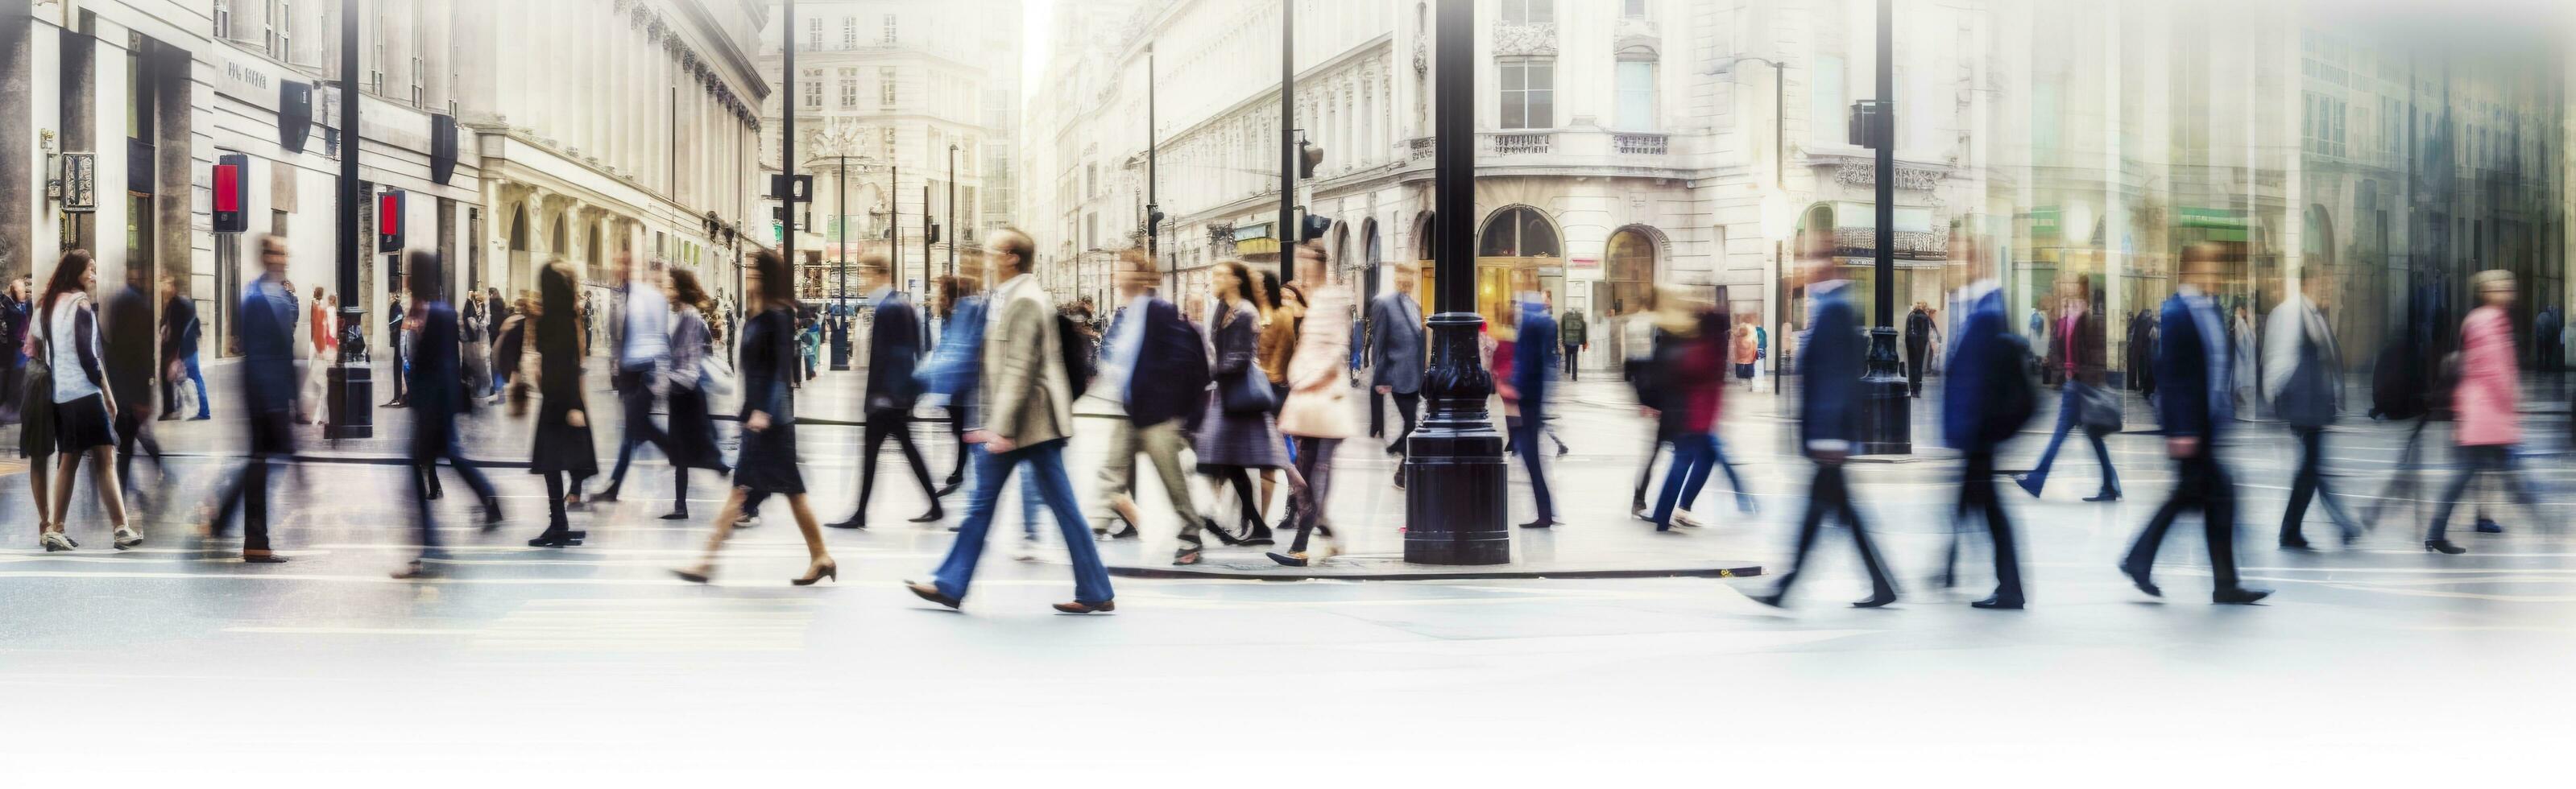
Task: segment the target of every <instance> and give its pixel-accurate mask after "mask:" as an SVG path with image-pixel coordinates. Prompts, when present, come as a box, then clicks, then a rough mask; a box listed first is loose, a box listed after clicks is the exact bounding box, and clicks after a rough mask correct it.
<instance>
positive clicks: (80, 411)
mask: <svg viewBox="0 0 2576 789" xmlns="http://www.w3.org/2000/svg"><path fill="white" fill-rule="evenodd" d="M97 285H98V275H97V267H96V266H94V265H92V264H91V262H90V256H89V252H88V251H87V250H79V249H75V250H72V251H70V252H65V253H63V259H62V262H60V263H56V264H54V275H53V278H52V279H51V280H50V281H48V282H47V283H46V284H45V298H44V300H43V301H40V302H38V303H37V305H36V312H37V315H36V318H35V321H34V324H35V325H34V326H33V327H32V328H33V329H34V330H35V331H36V332H38V333H39V334H40V336H39V338H38V340H37V343H36V347H37V349H38V350H37V353H38V354H40V355H41V356H42V357H43V358H44V360H45V363H46V364H47V365H50V366H51V367H52V368H53V406H54V413H53V418H52V424H53V430H52V432H53V436H54V450H55V451H56V452H59V453H61V455H62V457H61V458H59V459H57V460H56V461H55V467H54V479H53V483H54V489H53V495H52V497H51V502H52V509H51V511H50V513H51V517H48V518H44V519H43V520H44V521H45V522H46V523H47V524H48V525H47V526H45V527H44V528H45V536H44V538H43V540H44V544H45V549H46V550H49V551H59V550H69V549H71V548H73V547H76V545H77V544H76V543H73V542H71V540H70V538H68V537H65V536H63V518H64V517H66V516H67V515H68V513H69V510H70V509H71V504H72V483H74V482H76V481H78V477H79V476H80V461H81V459H82V458H84V457H86V458H88V459H89V461H90V470H91V473H93V474H96V475H97V476H98V479H97V480H96V481H95V482H94V483H93V484H91V485H90V488H91V489H93V490H96V491H98V503H99V506H100V507H101V508H103V509H105V510H107V519H108V521H110V522H111V523H113V524H115V526H114V529H115V541H116V549H117V550H120V551H121V550H125V549H127V548H132V547H134V546H136V545H141V544H143V534H142V533H141V532H138V531H135V530H134V529H133V528H132V527H130V526H127V525H125V495H124V486H123V485H121V484H118V482H117V481H116V425H115V419H116V397H115V395H114V394H113V393H110V392H108V391H107V370H106V367H105V366H104V365H103V364H102V363H101V360H102V359H103V358H104V354H103V352H102V351H101V349H100V347H99V338H98V335H99V328H98V314H97V311H96V310H94V309H92V308H91V307H90V300H89V291H90V289H91V288H94V287H97Z"/></svg>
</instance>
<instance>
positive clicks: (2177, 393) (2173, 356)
mask: <svg viewBox="0 0 2576 789" xmlns="http://www.w3.org/2000/svg"><path fill="white" fill-rule="evenodd" d="M2210 309H2211V311H2212V312H2213V314H2212V315H2209V316H2206V317H2210V318H2213V319H2215V317H2216V315H2215V314H2214V313H2215V311H2216V309H2217V308H2216V307H2215V306H2213V307H2211V308H2210ZM2198 317H2201V316H2195V315H2193V312H2192V306H2191V303H2190V302H2188V301H2185V300H2184V299H2183V297H2182V294H2179V293H2177V294H2174V295H2172V296H2167V297H2165V303H2164V309H2163V313H2162V316H2161V321H2160V322H2161V323H2162V325H2163V326H2164V342H2163V344H2162V346H2161V347H2159V348H2158V349H2157V353H2156V416H2157V417H2158V418H2159V419H2162V420H2163V421H2164V427H2165V435H2168V436H2200V437H2203V438H2204V439H2207V440H2216V439H2217V438H2218V433H2219V431H2220V430H2221V429H2222V426H2223V425H2224V424H2225V423H2226V422H2227V419H2228V413H2227V412H2228V410H2229V407H2230V406H2229V405H2224V404H2221V403H2220V402H2219V400H2218V399H2219V398H2222V397H2231V396H2232V395H2230V394H2229V392H2228V391H2227V381H2226V378H2225V375H2226V367H2227V365H2225V364H2213V363H2212V362H2213V361H2217V362H2224V361H2225V359H2224V358H2219V359H2215V360H2213V359H2212V358H2211V356H2212V353H2211V350H2210V349H2211V348H2212V347H2213V346H2216V347H2220V348H2224V347H2226V346H2225V343H2226V338H2224V337H2218V338H2212V337H2208V336H2205V335H2204V334H2203V332H2202V331H2201V323H2200V321H2199V320H2198V319H2197V318H2198ZM2221 353H2224V352H2223V351H2221ZM2213 368H2215V369H2216V370H2217V372H2215V373H2213V372H2212V369H2213Z"/></svg>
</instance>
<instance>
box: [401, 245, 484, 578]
mask: <svg viewBox="0 0 2576 789" xmlns="http://www.w3.org/2000/svg"><path fill="white" fill-rule="evenodd" d="M407 257H408V258H409V259H408V260H407V261H405V263H404V265H403V273H404V275H405V276H406V277H407V278H408V282H407V283H406V284H407V285H408V286H409V288H410V291H411V299H412V305H413V307H412V308H413V313H414V317H413V319H412V322H413V324H414V325H413V326H412V327H411V332H412V336H414V337H417V338H419V340H418V341H419V345H418V346H416V347H415V348H414V351H415V353H414V354H413V356H412V364H411V379H412V380H411V385H410V389H409V391H410V392H411V405H412V412H411V418H412V428H411V462H412V464H413V466H414V470H415V472H416V473H415V474H414V475H413V483H412V485H413V488H412V502H413V507H414V509H413V518H414V522H415V523H416V524H417V525H418V526H419V527H420V557H419V558H416V559H413V560H412V561H411V563H410V564H408V565H405V566H404V567H403V569H401V570H397V571H395V572H394V577H395V578H424V577H430V576H434V575H437V574H438V569H437V568H436V567H434V566H432V565H430V564H429V563H430V562H433V561H439V560H443V559H445V558H447V554H446V552H445V551H443V550H441V549H440V548H439V547H438V519H437V518H436V517H435V516H434V515H432V513H431V509H430V504H429V502H430V500H431V499H433V498H436V495H435V494H434V493H433V491H434V490H435V489H436V485H437V480H438V478H437V474H438V461H440V460H442V459H444V460H446V461H447V464H448V466H450V467H452V468H454V469H455V470H456V476H457V477H458V478H460V479H463V480H465V486H466V487H468V488H471V489H472V490H473V491H474V500H475V501H477V502H480V503H482V505H483V529H484V530H485V531H490V530H492V529H495V528H499V527H500V525H501V497H500V494H499V493H497V492H495V491H494V490H493V489H492V481H491V480H489V479H486V478H485V477H484V476H483V471H482V470H481V469H479V468H476V467H475V464H474V461H472V460H468V459H466V457H465V449H464V445H463V444H462V443H461V442H459V441H458V436H457V431H456V418H457V417H458V416H461V415H464V414H466V413H469V412H471V411H473V410H474V400H475V398H474V396H473V395H472V394H471V393H469V392H467V391H466V389H467V387H466V385H465V376H464V373H463V371H462V368H463V366H464V362H463V360H462V359H461V358H460V354H462V353H463V350H462V349H463V347H464V342H463V341H462V340H461V339H459V332H461V331H462V329H461V328H460V327H459V324H458V322H457V318H456V309H455V308H454V307H451V306H449V305H448V303H447V298H446V287H447V277H446V272H445V267H444V266H442V265H441V264H440V261H439V259H438V255H437V253H434V252H428V251H418V250H416V251H413V252H411V253H410V254H409V255H408V256H407Z"/></svg>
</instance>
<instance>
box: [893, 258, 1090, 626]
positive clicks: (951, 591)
mask: <svg viewBox="0 0 2576 789" xmlns="http://www.w3.org/2000/svg"><path fill="white" fill-rule="evenodd" d="M991 243H992V248H991V251H990V253H989V255H988V257H987V262H986V264H985V266H986V270H987V271H992V272H995V273H996V274H999V275H1008V276H1009V279H1008V280H1005V281H1004V282H1002V284H1000V285H997V286H994V288H993V295H992V296H991V298H990V299H989V300H988V301H987V302H986V304H985V309H986V310H987V311H988V312H989V314H990V315H991V319H990V322H989V323H987V324H986V326H985V330H984V360H983V368H984V369H983V375H982V385H981V386H980V387H979V390H980V391H979V394H980V399H981V400H982V404H981V405H980V407H978V408H976V409H974V410H973V411H971V412H970V413H972V414H974V415H975V417H976V419H977V420H978V424H975V425H972V426H970V428H969V429H968V430H967V433H966V441H967V442H968V443H971V444H977V445H980V446H981V447H982V451H981V452H978V453H976V455H975V475H974V476H975V488H974V492H973V493H972V494H969V495H968V496H967V500H966V519H965V521H963V522H961V523H959V524H958V526H957V542H956V543H955V544H953V545H951V546H949V549H948V558H947V559H946V560H944V561H942V562H940V563H939V570H938V571H937V572H936V573H934V574H933V575H932V576H931V582H930V583H922V582H918V581H908V582H905V584H904V586H905V588H907V589H910V590H911V591H912V593H913V594H914V595H915V596H918V597H920V598H921V599H924V600H928V601H931V602H934V603H938V604H940V605H944V606H947V607H949V608H956V607H957V606H958V604H959V603H960V601H962V600H964V599H965V597H966V588H967V585H968V584H970V583H972V582H973V581H974V580H975V564H976V562H977V561H978V560H980V559H982V558H983V555H984V538H985V536H986V533H987V532H988V531H990V529H991V527H992V525H993V505H994V504H995V503H996V501H998V500H999V499H1000V498H1001V496H1002V483H1004V482H1006V481H1008V480H1009V478H1010V474H1011V471H1012V470H1014V469H1018V468H1021V467H1023V466H1025V467H1026V468H1027V470H1028V472H1029V473H1030V474H1031V475H1033V476H1034V478H1035V479H1036V481H1037V485H1038V493H1039V496H1040V498H1044V499H1046V505H1047V508H1048V509H1050V510H1053V511H1054V512H1055V523H1056V528H1057V529H1058V530H1059V531H1061V532H1063V534H1064V545H1065V550H1066V552H1067V553H1069V554H1071V558H1072V560H1073V601H1072V602H1067V603H1057V604H1055V610H1057V611H1062V612H1064V613H1068V614H1088V613H1091V612H1094V611H1110V610H1113V609H1115V608H1117V604H1116V603H1115V602H1114V600H1113V597H1114V593H1113V592H1111V591H1110V588H1109V569H1108V568H1107V567H1105V566H1103V565H1102V564H1101V563H1100V551H1099V549H1098V548H1096V547H1094V546H1093V545H1092V542H1091V528H1090V526H1089V523H1088V522H1087V521H1085V520H1084V519H1083V517H1082V508H1081V507H1080V506H1079V505H1077V504H1076V503H1075V501H1074V495H1073V481H1072V479H1071V478H1070V477H1068V476H1066V474H1065V470H1064V447H1065V445H1066V444H1068V443H1071V439H1072V437H1073V398H1074V395H1075V394H1076V393H1075V391H1074V384H1073V381H1072V378H1071V377H1070V376H1069V375H1068V374H1067V370H1066V369H1065V365H1064V361H1065V360H1064V354H1063V352H1062V349H1063V347H1064V346H1063V344H1062V343H1063V340H1062V338H1061V337H1060V336H1059V335H1058V331H1057V328H1056V311H1055V305H1053V304H1051V303H1049V302H1048V299H1047V294H1046V289H1045V288H1044V287H1042V286H1040V285H1039V284H1038V282H1037V278H1036V277H1035V276H1032V275H1031V274H1030V273H1029V269H1030V267H1031V266H1032V265H1033V264H1034V262H1035V258H1034V257H1032V256H1033V255H1034V254H1035V252H1036V248H1037V245H1036V243H1035V242H1032V241H1030V240H1029V236H1028V234H1026V233H1022V232H1020V231H1018V230H1016V229H1011V228H1004V229H1002V230H1001V231H999V232H997V233H995V234H994V236H993V238H992V242H991Z"/></svg>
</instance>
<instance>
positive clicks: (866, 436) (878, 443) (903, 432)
mask: <svg viewBox="0 0 2576 789" xmlns="http://www.w3.org/2000/svg"><path fill="white" fill-rule="evenodd" d="M860 433H861V438H860V441H861V448H860V450H859V508H858V511H857V512H855V513H852V514H851V515H850V520H852V521H856V522H859V523H866V522H867V521H868V500H869V499H870V498H872V497H874V496H875V494H876V489H877V452H878V451H879V450H882V449H884V448H885V443H886V441H887V440H888V439H892V440H893V441H894V444H895V446H896V447H897V448H899V449H901V450H903V459H904V461H905V462H907V463H910V464H912V478H913V479H915V480H918V481H920V482H921V495H922V497H924V498H927V499H930V511H931V512H938V511H939V488H938V487H937V486H935V485H932V484H930V466H929V465H928V464H925V463H923V462H922V461H921V448H920V447H916V446H913V443H912V415H911V414H906V413H902V412H899V411H883V412H878V413H874V414H869V415H868V424H867V427H865V428H862V429H861V431H860Z"/></svg>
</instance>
